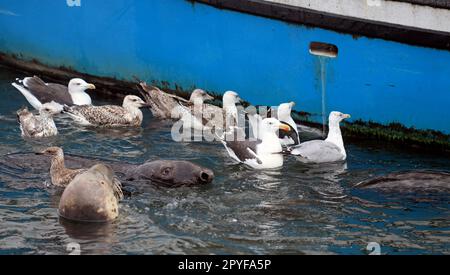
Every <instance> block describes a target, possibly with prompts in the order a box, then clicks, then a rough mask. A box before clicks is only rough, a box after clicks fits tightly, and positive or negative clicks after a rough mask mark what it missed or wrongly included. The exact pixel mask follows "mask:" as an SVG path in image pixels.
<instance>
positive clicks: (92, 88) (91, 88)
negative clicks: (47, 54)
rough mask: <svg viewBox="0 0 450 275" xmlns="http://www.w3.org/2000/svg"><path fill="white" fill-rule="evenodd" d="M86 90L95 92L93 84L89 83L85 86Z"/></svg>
mask: <svg viewBox="0 0 450 275" xmlns="http://www.w3.org/2000/svg"><path fill="white" fill-rule="evenodd" d="M86 89H89V90H95V89H96V87H95V85H94V84H91V83H89V84H88V85H87V86H86Z"/></svg>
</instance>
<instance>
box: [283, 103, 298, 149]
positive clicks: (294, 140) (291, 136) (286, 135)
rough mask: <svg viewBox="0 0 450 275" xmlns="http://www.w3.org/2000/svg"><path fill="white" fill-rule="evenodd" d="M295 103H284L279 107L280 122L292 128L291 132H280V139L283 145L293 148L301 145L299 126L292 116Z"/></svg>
mask: <svg viewBox="0 0 450 275" xmlns="http://www.w3.org/2000/svg"><path fill="white" fill-rule="evenodd" d="M294 106H295V102H290V103H283V104H281V105H280V106H279V107H278V119H279V120H280V122H282V123H284V124H287V125H289V126H290V128H291V129H290V131H289V132H284V131H280V133H279V137H280V139H281V145H283V146H291V145H294V146H295V145H299V144H300V137H299V135H298V129H297V124H296V123H295V121H294V119H293V118H292V116H291V113H292V108H294Z"/></svg>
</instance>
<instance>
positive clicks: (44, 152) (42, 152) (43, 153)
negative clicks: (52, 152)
mask: <svg viewBox="0 0 450 275" xmlns="http://www.w3.org/2000/svg"><path fill="white" fill-rule="evenodd" d="M46 153H47V152H46V150H44V151H39V152H36V153H34V154H35V155H45V154H46Z"/></svg>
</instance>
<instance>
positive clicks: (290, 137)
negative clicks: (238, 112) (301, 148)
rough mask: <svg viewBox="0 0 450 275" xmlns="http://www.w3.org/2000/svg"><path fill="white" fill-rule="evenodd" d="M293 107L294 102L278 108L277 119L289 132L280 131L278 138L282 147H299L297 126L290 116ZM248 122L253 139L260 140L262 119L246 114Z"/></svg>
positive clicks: (254, 114)
mask: <svg viewBox="0 0 450 275" xmlns="http://www.w3.org/2000/svg"><path fill="white" fill-rule="evenodd" d="M294 106H295V103H294V102H290V103H283V104H281V105H280V106H279V107H278V110H277V118H278V120H279V121H280V122H281V123H284V124H286V125H288V126H289V131H284V130H280V131H279V138H280V142H281V145H282V146H291V145H294V146H295V145H299V144H300V138H299V134H298V129H297V124H296V123H295V121H294V119H293V118H292V116H291V112H292V108H293V107H294ZM248 121H249V124H250V131H251V133H252V134H253V137H255V138H259V139H260V138H261V122H262V121H263V118H262V117H261V116H260V115H259V114H256V113H253V114H251V113H248Z"/></svg>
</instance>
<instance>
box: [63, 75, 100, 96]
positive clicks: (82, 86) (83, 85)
mask: <svg viewBox="0 0 450 275" xmlns="http://www.w3.org/2000/svg"><path fill="white" fill-rule="evenodd" d="M68 87H69V93H71V94H72V93H83V92H85V91H86V90H94V89H95V85H94V84H90V83H87V82H86V81H84V80H83V79H81V78H74V79H72V80H70V82H69V85H68Z"/></svg>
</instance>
